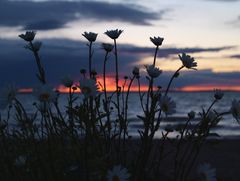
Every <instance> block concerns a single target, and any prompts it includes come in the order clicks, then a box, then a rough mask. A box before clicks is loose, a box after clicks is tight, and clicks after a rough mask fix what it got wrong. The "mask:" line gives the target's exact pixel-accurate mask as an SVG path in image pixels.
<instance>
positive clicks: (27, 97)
mask: <svg viewBox="0 0 240 181" xmlns="http://www.w3.org/2000/svg"><path fill="white" fill-rule="evenodd" d="M213 94H214V93H213V92H170V93H169V96H170V97H171V98H172V99H173V100H174V101H175V102H176V106H177V108H176V111H177V112H176V113H175V114H173V115H171V116H169V117H170V118H171V117H174V118H176V119H173V120H179V121H172V120H171V121H164V122H163V123H162V126H163V127H164V126H166V125H168V124H170V125H177V124H181V123H183V121H185V120H184V119H182V118H183V117H187V113H188V112H190V111H191V110H193V111H195V112H196V113H199V112H200V111H201V110H202V108H205V109H207V108H208V107H209V105H210V104H211V103H212V101H213ZM18 99H19V100H20V101H21V102H22V103H23V105H24V107H25V108H26V110H27V112H29V113H31V112H33V106H32V105H33V103H34V102H36V98H35V97H34V96H33V95H32V94H19V95H18ZM80 99H81V98H80ZM233 99H237V100H240V93H239V92H225V94H224V97H223V98H222V100H220V101H219V102H217V103H216V104H215V105H214V107H213V108H214V109H215V110H216V111H217V112H218V113H220V112H224V111H228V110H229V109H230V107H231V102H232V100H233ZM59 103H60V107H61V110H62V111H63V112H64V110H65V107H64V106H65V105H66V103H67V94H61V95H60V99H59ZM128 113H129V114H128V117H129V120H133V121H130V123H129V125H130V129H129V132H130V135H133V136H136V135H137V134H138V133H137V130H138V129H141V127H142V123H141V121H138V120H137V119H136V118H137V115H143V113H142V109H141V106H140V101H139V96H138V93H130V96H129V109H128ZM1 114H2V117H4V116H6V111H1ZM196 117H198V114H197V115H196ZM178 118H179V119H178ZM180 118H181V119H180ZM134 120H135V121H134ZM213 131H214V132H216V133H218V134H220V135H221V136H223V137H224V138H227V137H232V136H240V125H239V124H238V123H237V122H236V120H234V118H233V117H232V116H231V115H227V116H225V117H224V119H223V120H221V122H220V123H219V125H218V127H217V128H215V129H214V130H213ZM173 134H174V133H173ZM159 135H160V132H158V133H157V136H159Z"/></svg>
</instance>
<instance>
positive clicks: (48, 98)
mask: <svg viewBox="0 0 240 181" xmlns="http://www.w3.org/2000/svg"><path fill="white" fill-rule="evenodd" d="M34 94H35V96H36V97H37V99H38V100H39V101H40V102H53V101H54V100H55V99H56V96H57V95H56V92H54V91H53V88H52V87H50V86H49V85H46V84H44V85H41V86H39V87H37V88H36V89H34Z"/></svg>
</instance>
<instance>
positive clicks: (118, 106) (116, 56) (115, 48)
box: [114, 39, 120, 118]
mask: <svg viewBox="0 0 240 181" xmlns="http://www.w3.org/2000/svg"><path fill="white" fill-rule="evenodd" d="M114 50H115V51H114V54H115V61H116V62H115V63H116V91H117V111H118V118H120V104H119V86H118V80H119V78H118V54H117V42H116V39H114Z"/></svg>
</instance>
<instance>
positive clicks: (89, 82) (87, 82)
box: [79, 79, 98, 97]
mask: <svg viewBox="0 0 240 181" xmlns="http://www.w3.org/2000/svg"><path fill="white" fill-rule="evenodd" d="M79 83H80V86H79V87H80V90H81V92H82V93H83V94H84V96H85V97H89V96H92V97H95V96H96V95H97V92H98V86H97V84H96V81H95V80H93V79H81V80H80V81H79Z"/></svg>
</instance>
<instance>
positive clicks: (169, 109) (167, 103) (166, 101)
mask: <svg viewBox="0 0 240 181" xmlns="http://www.w3.org/2000/svg"><path fill="white" fill-rule="evenodd" d="M159 103H160V107H161V110H162V111H163V112H164V113H165V114H173V113H175V112H176V110H175V109H176V103H175V102H174V101H173V100H171V98H170V97H168V96H162V97H160V100H159Z"/></svg>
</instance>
